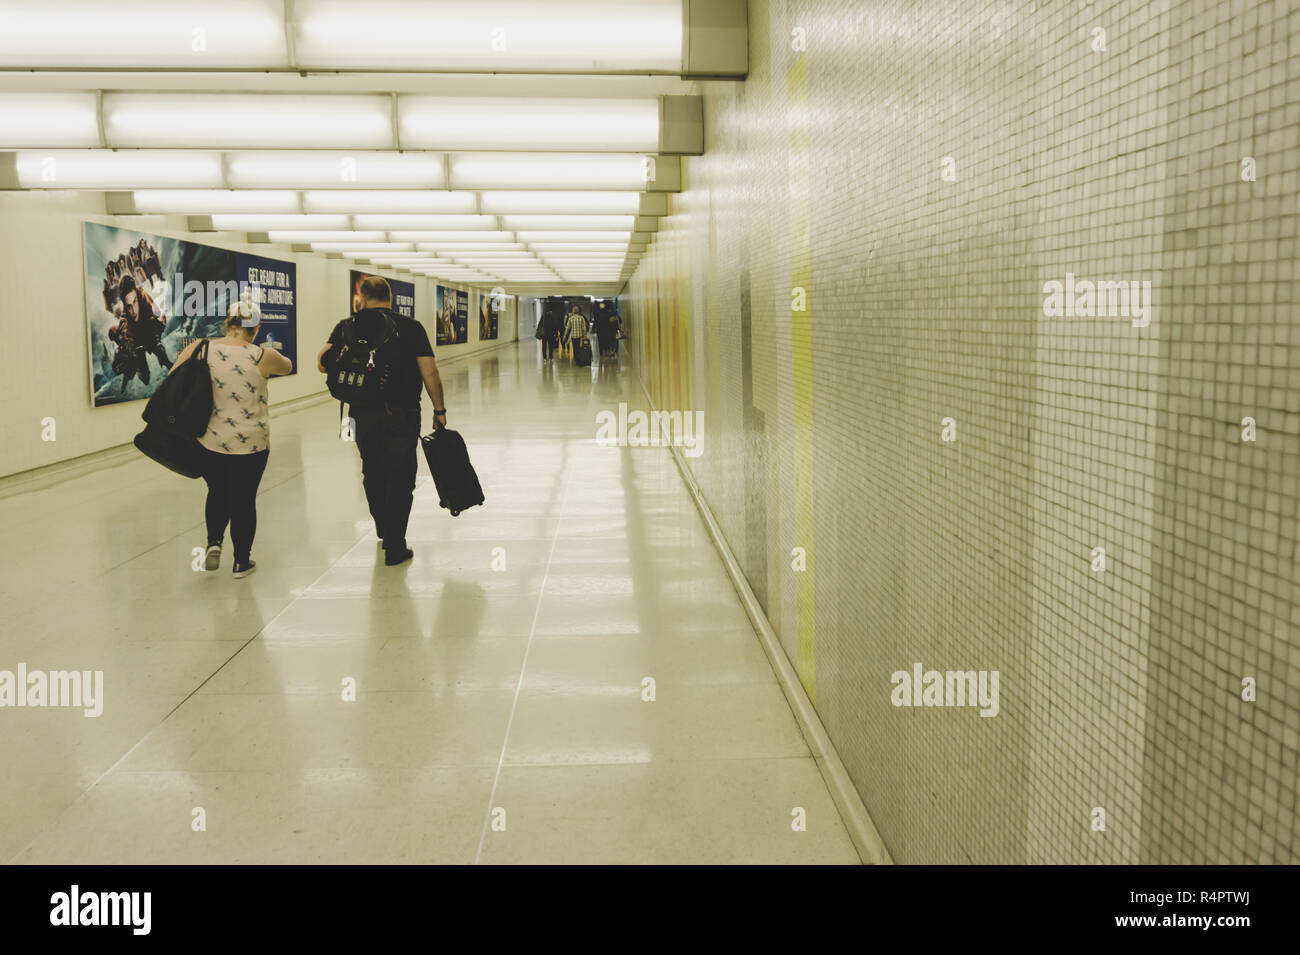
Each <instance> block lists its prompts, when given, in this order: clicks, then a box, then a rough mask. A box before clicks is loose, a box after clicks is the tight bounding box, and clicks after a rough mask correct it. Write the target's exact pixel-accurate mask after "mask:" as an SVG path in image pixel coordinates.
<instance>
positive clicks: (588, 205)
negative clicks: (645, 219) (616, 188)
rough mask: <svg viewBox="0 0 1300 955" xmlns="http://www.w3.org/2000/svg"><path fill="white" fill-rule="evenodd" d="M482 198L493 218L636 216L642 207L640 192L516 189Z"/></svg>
mask: <svg viewBox="0 0 1300 955" xmlns="http://www.w3.org/2000/svg"><path fill="white" fill-rule="evenodd" d="M482 199H483V211H484V212H486V213H490V214H493V215H523V214H534V215H536V214H542V215H555V214H559V215H636V214H637V212H638V211H639V210H640V207H641V194H640V193H637V192H575V191H571V190H570V191H566V190H561V189H557V190H555V191H549V190H541V191H528V190H522V189H516V190H508V191H501V192H496V191H492V192H484V193H483V194H482Z"/></svg>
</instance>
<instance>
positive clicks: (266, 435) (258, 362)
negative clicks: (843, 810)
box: [173, 294, 293, 577]
mask: <svg viewBox="0 0 1300 955" xmlns="http://www.w3.org/2000/svg"><path fill="white" fill-rule="evenodd" d="M261 323H262V311H261V309H259V308H258V307H257V304H256V303H255V302H253V301H252V298H251V297H250V296H249V295H247V294H245V295H243V296H242V297H241V298H240V300H239V301H238V302H235V303H234V304H233V305H231V306H230V310H229V312H228V313H227V315H226V324H225V328H224V333H223V335H222V337H221V338H213V339H199V340H198V341H193V342H190V344H188V345H186V346H185V348H184V349H183V350H182V351H181V353H180V354H179V355H178V356H176V365H177V366H179V365H181V364H183V363H184V362H185V360H186V359H188V358H189V357H190V355H192V354H193V353H194V351H195V350H196V349H197V348H198V347H199V346H200V345H201V344H202V343H203V342H204V341H207V346H208V347H207V361H208V368H209V371H210V372H211V378H212V416H211V418H209V420H208V426H207V428H206V429H205V430H204V432H203V434H201V435H199V439H198V440H199V444H200V445H201V446H202V451H201V453H200V467H201V469H202V472H201V473H202V475H203V480H204V482H205V483H206V484H207V485H208V497H207V502H206V505H205V507H204V517H205V519H206V521H207V526H208V549H207V553H206V554H205V555H204V558H203V569H204V570H216V569H217V568H218V567H220V566H221V545H222V541H223V540H224V539H225V536H226V526H227V525H229V527H230V540H231V543H232V544H233V545H234V548H235V563H234V567H233V568H232V569H233V571H234V575H235V576H236V577H247V576H248V575H249V574H251V573H252V572H253V571H254V570H255V569H256V568H257V563H256V562H255V561H254V560H253V557H252V553H253V535H254V534H256V533H257V486H258V485H259V484H261V483H262V474H263V473H264V472H265V471H266V462H267V459H268V458H269V457H270V455H271V425H270V420H269V415H268V412H269V411H270V403H269V400H268V398H267V390H266V382H267V379H268V378H271V377H273V376H275V375H287V374H289V373H290V372H292V371H293V362H291V361H290V360H289V359H288V358H286V357H285V356H284V355H281V354H280V353H279V352H278V351H276V350H275V349H274V348H262V347H261V346H260V345H254V344H253V341H254V340H255V339H256V338H257V330H258V327H259V326H260V325H261ZM173 373H174V372H173Z"/></svg>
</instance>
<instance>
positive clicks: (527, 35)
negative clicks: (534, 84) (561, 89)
mask: <svg viewBox="0 0 1300 955" xmlns="http://www.w3.org/2000/svg"><path fill="white" fill-rule="evenodd" d="M294 24H295V26H296V30H295V31H294V35H295V42H294V46H295V51H296V59H297V63H298V65H299V66H302V67H307V68H314V69H362V70H364V69H370V70H422V71H469V70H475V71H485V72H510V71H514V72H535V71H546V72H584V71H588V72H591V71H602V72H663V73H680V72H681V65H682V3H681V0H620V2H619V3H610V2H608V0H549V2H547V3H536V2H529V0H475V2H474V3H465V2H464V0H367V2H366V3H356V2H355V0H296V2H295V3H294Z"/></svg>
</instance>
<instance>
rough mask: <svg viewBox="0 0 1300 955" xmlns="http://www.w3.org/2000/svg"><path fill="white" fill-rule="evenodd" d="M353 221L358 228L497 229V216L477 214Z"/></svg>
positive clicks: (368, 217) (367, 217) (359, 218)
mask: <svg viewBox="0 0 1300 955" xmlns="http://www.w3.org/2000/svg"><path fill="white" fill-rule="evenodd" d="M352 218H353V221H354V222H355V223H356V227H357V228H358V229H384V230H386V231H391V230H394V229H396V230H406V231H411V230H419V229H431V230H451V229H466V230H471V229H472V230H479V231H486V230H488V229H495V228H496V224H497V220H496V216H477V215H445V216H444V215H357V216H353V217H352Z"/></svg>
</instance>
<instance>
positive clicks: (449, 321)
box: [436, 285, 469, 345]
mask: <svg viewBox="0 0 1300 955" xmlns="http://www.w3.org/2000/svg"><path fill="white" fill-rule="evenodd" d="M437 297H438V300H437V303H436V308H437V321H438V344H439V345H458V344H461V343H462V342H467V341H469V294H468V293H467V292H462V291H461V290H460V289H454V288H447V287H446V286H443V285H439V286H437Z"/></svg>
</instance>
